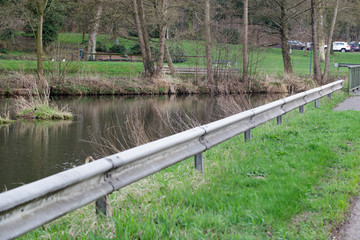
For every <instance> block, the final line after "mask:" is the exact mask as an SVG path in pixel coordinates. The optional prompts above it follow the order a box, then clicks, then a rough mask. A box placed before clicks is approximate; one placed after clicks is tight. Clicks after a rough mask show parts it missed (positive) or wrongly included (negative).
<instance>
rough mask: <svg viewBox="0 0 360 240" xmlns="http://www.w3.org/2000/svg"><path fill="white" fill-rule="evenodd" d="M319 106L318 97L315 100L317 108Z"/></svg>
mask: <svg viewBox="0 0 360 240" xmlns="http://www.w3.org/2000/svg"><path fill="white" fill-rule="evenodd" d="M318 107H319V99H316V100H315V108H318Z"/></svg>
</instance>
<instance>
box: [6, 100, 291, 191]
mask: <svg viewBox="0 0 360 240" xmlns="http://www.w3.org/2000/svg"><path fill="white" fill-rule="evenodd" d="M282 97H284V96H280V95H272V96H269V95H256V96H245V95H244V96H219V97H210V96H186V97H185V96H159V97H115V96H111V97H66V98H55V99H54V102H55V103H56V104H57V105H59V106H65V105H67V106H68V107H69V108H70V109H71V111H72V112H73V113H74V114H75V116H76V119H75V120H74V121H71V122H69V121H56V122H38V121H33V122H27V121H23V120H18V121H16V123H15V124H13V125H5V126H0V156H1V158H0V184H1V187H0V189H1V191H3V190H4V189H6V188H7V189H11V188H14V187H17V186H19V185H21V184H23V183H29V182H32V181H35V180H37V179H40V178H44V177H46V176H49V175H52V174H55V173H57V172H60V171H63V170H65V169H68V168H71V167H73V166H78V165H81V164H83V163H84V161H85V158H86V157H87V156H90V155H94V151H95V150H94V148H93V147H92V146H91V144H89V142H87V141H83V140H84V139H85V140H90V139H91V134H90V133H92V134H93V135H94V136H99V135H104V133H106V129H109V128H110V129H112V131H110V132H111V133H112V135H114V136H122V138H121V144H123V145H125V146H127V147H132V146H134V145H135V144H136V142H134V140H132V139H130V138H129V137H128V136H129V133H126V131H127V129H128V130H129V126H127V123H128V124H129V123H134V122H136V124H131V125H132V128H130V129H131V131H132V132H136V131H139V132H140V131H145V132H148V133H152V135H151V134H149V135H151V138H152V139H154V138H159V137H161V136H164V135H169V134H171V133H172V132H173V131H174V129H169V128H168V127H167V126H166V124H164V121H162V120H161V119H160V118H159V116H162V117H163V118H167V117H168V118H169V119H179V118H176V117H179V116H180V117H181V119H183V120H182V121H184V122H186V123H187V124H189V123H191V120H190V119H187V117H188V116H190V117H191V119H196V120H197V121H198V122H199V124H205V123H209V122H211V121H214V120H217V119H220V118H223V117H225V116H228V115H229V114H230V113H231V112H234V111H243V110H246V109H250V108H253V107H256V106H259V105H263V104H265V103H267V102H271V101H274V100H277V99H279V98H282ZM233 102H236V103H237V106H238V107H237V108H235V109H234V108H231V106H234V104H232V103H233ZM13 105H14V99H9V98H4V99H0V114H1V113H3V112H4V111H6V109H7V106H13ZM239 106H240V107H239ZM10 110H12V111H11V115H12V116H14V112H13V109H11V107H10ZM159 113H160V114H159ZM178 123H179V124H176V123H175V122H173V125H174V126H176V128H177V130H180V129H181V123H180V122H178ZM114 126H115V127H114ZM111 127H114V128H111ZM121 130H124V132H123V134H121V133H120V132H119V131H121ZM145 140H146V139H145ZM119 144H120V143H119Z"/></svg>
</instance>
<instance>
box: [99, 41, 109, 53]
mask: <svg viewBox="0 0 360 240" xmlns="http://www.w3.org/2000/svg"><path fill="white" fill-rule="evenodd" d="M106 50H107V48H106V45H105V44H103V43H102V42H100V41H96V51H97V52H106Z"/></svg>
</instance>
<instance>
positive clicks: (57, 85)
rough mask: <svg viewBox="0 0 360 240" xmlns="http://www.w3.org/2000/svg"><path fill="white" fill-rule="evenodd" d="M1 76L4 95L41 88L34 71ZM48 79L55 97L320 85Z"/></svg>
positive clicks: (305, 81)
mask: <svg viewBox="0 0 360 240" xmlns="http://www.w3.org/2000/svg"><path fill="white" fill-rule="evenodd" d="M0 79H2V81H0V96H26V95H33V94H34V89H37V86H36V76H35V75H33V74H23V73H20V72H9V73H6V74H1V75H0ZM333 80H335V79H333ZM47 82H48V85H49V88H50V95H51V96H81V95H171V94H178V95H189V94H213V95H216V94H244V93H253V94H256V93H262V94H271V93H296V92H301V91H306V90H309V89H311V88H315V87H317V86H318V85H317V84H316V83H315V82H314V80H313V79H312V78H308V77H298V76H295V75H285V76H283V77H275V76H270V75H264V76H261V77H259V78H258V80H253V81H252V83H251V84H249V83H245V82H241V81H239V80H238V78H235V77H232V78H231V77H228V78H226V79H220V80H217V81H215V82H214V83H211V84H210V83H208V82H207V81H206V78H205V76H200V77H197V78H196V79H194V78H193V77H190V76H188V77H183V76H182V77H180V76H172V75H163V76H162V77H161V78H159V79H156V80H154V81H149V80H147V79H146V78H144V77H101V76H78V77H64V78H61V79H58V78H48V80H47ZM249 86H250V87H249ZM36 92H39V91H38V90H37V91H36ZM40 92H41V90H40Z"/></svg>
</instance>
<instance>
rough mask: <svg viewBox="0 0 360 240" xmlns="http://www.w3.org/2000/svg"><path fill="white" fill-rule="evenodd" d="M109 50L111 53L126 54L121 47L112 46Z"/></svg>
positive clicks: (124, 49)
mask: <svg viewBox="0 0 360 240" xmlns="http://www.w3.org/2000/svg"><path fill="white" fill-rule="evenodd" d="M109 50H110V52H112V53H119V54H123V55H125V54H126V48H125V47H124V46H122V45H114V46H112V47H111V48H110V49H109Z"/></svg>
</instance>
